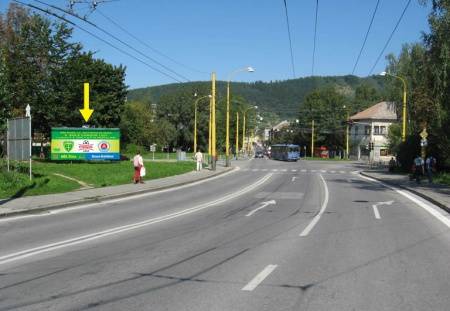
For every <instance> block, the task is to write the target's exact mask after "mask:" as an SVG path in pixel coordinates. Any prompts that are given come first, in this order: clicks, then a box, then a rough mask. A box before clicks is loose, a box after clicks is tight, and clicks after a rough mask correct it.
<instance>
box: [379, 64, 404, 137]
mask: <svg viewBox="0 0 450 311" xmlns="http://www.w3.org/2000/svg"><path fill="white" fill-rule="evenodd" d="M380 76H383V77H384V76H391V77H394V78H397V79H399V80H401V81H402V83H403V109H402V110H403V116H402V117H403V121H402V142H405V140H406V81H405V79H404V78H402V77H400V76H396V75H393V74H391V73H389V72H386V71H383V72H381V73H380Z"/></svg>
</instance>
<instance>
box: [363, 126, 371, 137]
mask: <svg viewBox="0 0 450 311" xmlns="http://www.w3.org/2000/svg"><path fill="white" fill-rule="evenodd" d="M364 134H365V135H370V126H369V125H366V126H365V127H364Z"/></svg>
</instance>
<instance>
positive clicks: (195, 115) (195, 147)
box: [194, 93, 212, 153]
mask: <svg viewBox="0 0 450 311" xmlns="http://www.w3.org/2000/svg"><path fill="white" fill-rule="evenodd" d="M194 97H197V93H195V94H194ZM211 97H212V96H211V95H205V96H202V97H199V98H197V99H196V100H195V102H194V153H195V152H197V104H198V102H199V101H200V100H201V99H204V98H211ZM210 121H211V120H210Z"/></svg>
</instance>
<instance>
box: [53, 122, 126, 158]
mask: <svg viewBox="0 0 450 311" xmlns="http://www.w3.org/2000/svg"><path fill="white" fill-rule="evenodd" d="M50 137H51V144H50V146H51V147H50V152H51V154H50V159H51V160H52V161H88V162H91V161H120V159H121V156H120V138H121V131H120V128H95V127H93V128H90V127H52V128H51V135H50ZM66 143H67V145H68V146H67V147H66ZM69 143H70V144H69ZM100 144H102V147H100ZM103 145H104V146H105V147H104V148H103ZM75 146H78V147H77V148H79V150H78V151H74V150H73V149H74V148H73V147H75Z"/></svg>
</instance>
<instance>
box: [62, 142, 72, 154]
mask: <svg viewBox="0 0 450 311" xmlns="http://www.w3.org/2000/svg"><path fill="white" fill-rule="evenodd" d="M63 145H64V149H66V151H67V152H70V150H72V148H73V145H74V143H73V141H65V142H63Z"/></svg>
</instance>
